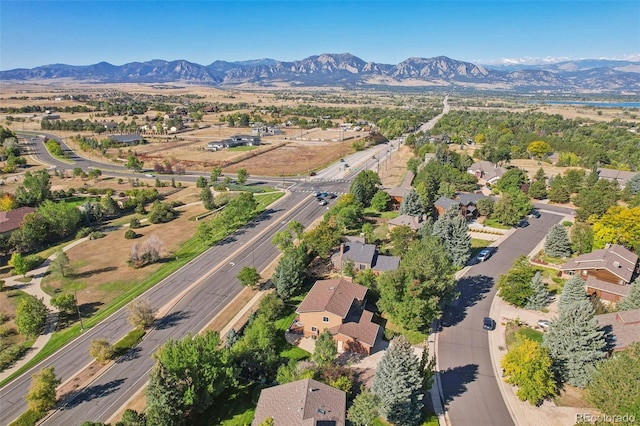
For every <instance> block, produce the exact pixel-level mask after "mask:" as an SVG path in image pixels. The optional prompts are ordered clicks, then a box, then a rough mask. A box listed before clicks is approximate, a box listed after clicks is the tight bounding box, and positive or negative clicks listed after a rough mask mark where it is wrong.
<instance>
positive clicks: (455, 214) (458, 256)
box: [433, 206, 471, 266]
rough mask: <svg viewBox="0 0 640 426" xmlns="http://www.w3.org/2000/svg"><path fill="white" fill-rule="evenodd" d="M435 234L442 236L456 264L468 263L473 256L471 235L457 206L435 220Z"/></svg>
mask: <svg viewBox="0 0 640 426" xmlns="http://www.w3.org/2000/svg"><path fill="white" fill-rule="evenodd" d="M433 235H435V236H437V237H440V239H441V240H442V242H443V243H444V246H445V248H446V249H447V253H449V256H450V257H451V260H452V261H453V264H454V265H456V266H464V265H465V264H466V263H467V261H468V260H469V258H470V257H471V236H470V235H469V232H468V227H467V222H466V221H465V219H464V217H462V216H461V215H460V210H459V209H458V207H457V206H452V207H451V208H449V209H448V210H447V211H446V212H445V213H444V214H442V215H440V217H439V218H438V220H436V221H435V223H434V224H433Z"/></svg>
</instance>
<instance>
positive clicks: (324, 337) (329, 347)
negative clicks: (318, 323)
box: [313, 329, 338, 367]
mask: <svg viewBox="0 0 640 426" xmlns="http://www.w3.org/2000/svg"><path fill="white" fill-rule="evenodd" d="M337 353H338V349H337V348H336V342H335V341H334V340H333V335H332V334H331V332H330V331H329V330H328V329H326V330H324V331H323V332H322V333H320V335H319V336H318V338H317V339H316V347H315V349H314V351H313V360H314V361H315V362H316V364H318V365H319V366H320V367H326V366H327V365H329V364H331V363H332V362H333V360H334V359H335V358H336V355H337Z"/></svg>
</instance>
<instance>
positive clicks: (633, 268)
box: [560, 244, 640, 302]
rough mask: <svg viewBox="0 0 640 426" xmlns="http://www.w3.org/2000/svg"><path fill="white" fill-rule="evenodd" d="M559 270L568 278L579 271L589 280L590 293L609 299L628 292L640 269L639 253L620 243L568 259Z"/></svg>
mask: <svg viewBox="0 0 640 426" xmlns="http://www.w3.org/2000/svg"><path fill="white" fill-rule="evenodd" d="M560 271H562V275H563V277H565V278H568V277H570V276H573V275H579V276H580V277H581V278H582V279H583V280H585V282H586V289H587V293H589V294H596V295H597V296H598V297H600V299H602V300H605V301H609V302H617V301H619V300H620V299H621V298H622V297H624V296H626V295H627V294H628V293H629V284H630V283H631V282H632V281H633V279H634V277H635V276H636V275H637V274H638V272H640V270H639V267H638V256H637V255H636V254H635V253H633V252H631V251H630V250H628V249H626V248H625V247H623V246H621V245H618V244H608V245H607V247H605V248H603V249H600V250H594V251H592V252H591V253H587V254H583V255H581V256H578V257H575V258H573V259H569V261H567V263H565V264H564V265H562V266H561V267H560Z"/></svg>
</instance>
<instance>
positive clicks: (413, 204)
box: [399, 188, 425, 216]
mask: <svg viewBox="0 0 640 426" xmlns="http://www.w3.org/2000/svg"><path fill="white" fill-rule="evenodd" d="M399 213H400V214H408V215H410V216H422V215H423V214H424V213H425V208H424V204H422V200H421V199H420V196H419V195H418V193H417V192H416V190H415V189H413V188H411V190H409V192H407V194H406V195H405V197H404V198H403V199H402V203H401V204H400V211H399Z"/></svg>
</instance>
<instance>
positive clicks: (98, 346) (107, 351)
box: [89, 339, 114, 364]
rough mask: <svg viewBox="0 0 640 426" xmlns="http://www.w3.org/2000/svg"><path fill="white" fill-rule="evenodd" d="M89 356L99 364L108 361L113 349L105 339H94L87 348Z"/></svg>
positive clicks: (111, 356)
mask: <svg viewBox="0 0 640 426" xmlns="http://www.w3.org/2000/svg"><path fill="white" fill-rule="evenodd" d="M89 353H90V354H91V356H92V357H93V358H94V359H95V360H96V361H98V362H99V363H101V364H104V363H106V362H108V361H110V360H111V359H112V358H113V355H114V348H113V346H112V345H110V344H109V342H108V341H106V340H105V339H94V340H92V341H91V346H90V347H89Z"/></svg>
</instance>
